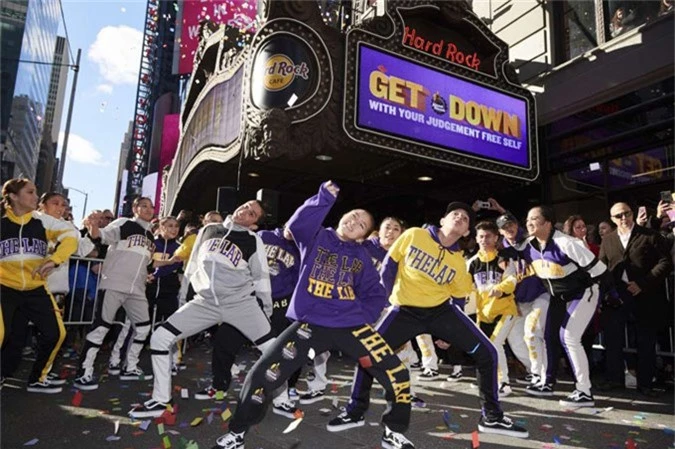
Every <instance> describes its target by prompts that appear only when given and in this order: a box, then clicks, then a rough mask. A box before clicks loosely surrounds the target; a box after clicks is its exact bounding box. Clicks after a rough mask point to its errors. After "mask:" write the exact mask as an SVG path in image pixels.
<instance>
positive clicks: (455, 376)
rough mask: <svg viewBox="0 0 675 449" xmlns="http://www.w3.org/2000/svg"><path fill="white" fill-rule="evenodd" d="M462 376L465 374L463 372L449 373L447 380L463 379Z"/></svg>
mask: <svg viewBox="0 0 675 449" xmlns="http://www.w3.org/2000/svg"><path fill="white" fill-rule="evenodd" d="M462 376H463V374H462V372H461V371H457V372H455V373H452V374H450V375H448V378H447V379H445V380H446V381H448V382H459V381H460V380H461V379H462Z"/></svg>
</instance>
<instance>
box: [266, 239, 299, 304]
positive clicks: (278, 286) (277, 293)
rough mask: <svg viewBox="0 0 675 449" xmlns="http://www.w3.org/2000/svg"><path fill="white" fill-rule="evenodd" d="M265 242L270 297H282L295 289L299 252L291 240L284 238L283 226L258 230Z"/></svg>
mask: <svg viewBox="0 0 675 449" xmlns="http://www.w3.org/2000/svg"><path fill="white" fill-rule="evenodd" d="M258 235H259V236H260V238H261V239H262V241H263V243H264V244H265V252H266V253H267V264H268V265H269V269H270V282H271V283H272V298H284V297H286V296H289V295H290V294H291V293H293V290H295V284H297V282H298V273H299V272H300V253H298V248H297V247H296V246H295V243H293V242H292V241H289V240H286V239H285V238H284V230H283V228H277V229H274V230H272V231H258Z"/></svg>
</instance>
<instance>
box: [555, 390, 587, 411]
mask: <svg viewBox="0 0 675 449" xmlns="http://www.w3.org/2000/svg"><path fill="white" fill-rule="evenodd" d="M560 405H562V406H563V407H593V406H595V401H594V400H593V395H592V394H586V393H584V392H583V391H579V390H574V393H572V394H571V395H569V396H567V397H566V398H565V399H561V400H560Z"/></svg>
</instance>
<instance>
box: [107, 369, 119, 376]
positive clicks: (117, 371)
mask: <svg viewBox="0 0 675 449" xmlns="http://www.w3.org/2000/svg"><path fill="white" fill-rule="evenodd" d="M121 372H122V370H119V369H114V370H108V374H110V375H111V376H119V375H120V373H121Z"/></svg>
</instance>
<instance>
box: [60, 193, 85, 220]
mask: <svg viewBox="0 0 675 449" xmlns="http://www.w3.org/2000/svg"><path fill="white" fill-rule="evenodd" d="M64 189H68V191H71V190H74V191H76V192H78V193H81V194H82V195H84V207H83V208H82V219H83V220H84V213H85V211H86V210H87V199H88V198H89V194H88V193H87V192H83V191H82V190H80V189H76V188H75V187H64Z"/></svg>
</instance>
